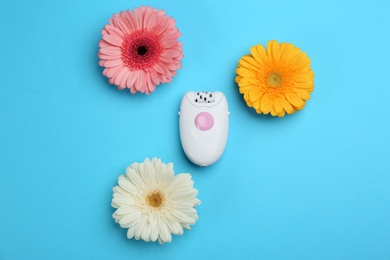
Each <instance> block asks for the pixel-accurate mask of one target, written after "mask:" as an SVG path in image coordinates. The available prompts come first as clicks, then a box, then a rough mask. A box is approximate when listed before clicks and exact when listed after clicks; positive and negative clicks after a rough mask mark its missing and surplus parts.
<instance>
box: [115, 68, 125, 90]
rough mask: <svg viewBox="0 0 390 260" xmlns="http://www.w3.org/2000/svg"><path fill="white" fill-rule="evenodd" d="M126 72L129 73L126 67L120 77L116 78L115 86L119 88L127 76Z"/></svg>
mask: <svg viewBox="0 0 390 260" xmlns="http://www.w3.org/2000/svg"><path fill="white" fill-rule="evenodd" d="M126 72H128V69H127V68H126V67H124V68H123V69H122V70H121V71H120V72H119V73H118V75H116V77H115V81H114V83H115V85H117V86H119V85H120V84H121V82H122V80H123V76H124V75H125V74H126Z"/></svg>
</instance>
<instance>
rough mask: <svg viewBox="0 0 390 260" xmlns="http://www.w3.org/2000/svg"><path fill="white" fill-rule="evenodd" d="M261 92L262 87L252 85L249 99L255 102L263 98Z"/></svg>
mask: <svg viewBox="0 0 390 260" xmlns="http://www.w3.org/2000/svg"><path fill="white" fill-rule="evenodd" d="M261 94H262V92H261V91H260V88H258V87H252V88H251V89H250V90H249V100H250V101H252V102H255V101H256V100H258V99H259V98H261V96H262V95H261Z"/></svg>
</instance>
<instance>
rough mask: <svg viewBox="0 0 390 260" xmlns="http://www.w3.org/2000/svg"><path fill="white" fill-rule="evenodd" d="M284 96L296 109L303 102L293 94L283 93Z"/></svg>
mask: <svg viewBox="0 0 390 260" xmlns="http://www.w3.org/2000/svg"><path fill="white" fill-rule="evenodd" d="M284 96H285V97H286V99H287V101H288V102H290V103H291V105H293V106H294V107H295V108H298V107H300V106H301V105H302V102H303V100H302V99H301V98H300V97H298V96H297V95H295V94H294V93H291V92H290V93H284Z"/></svg>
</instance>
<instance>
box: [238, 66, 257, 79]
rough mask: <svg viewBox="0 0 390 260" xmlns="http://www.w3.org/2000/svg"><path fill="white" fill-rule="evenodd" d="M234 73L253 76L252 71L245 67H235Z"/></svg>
mask: <svg viewBox="0 0 390 260" xmlns="http://www.w3.org/2000/svg"><path fill="white" fill-rule="evenodd" d="M236 73H237V74H238V75H240V76H241V77H253V76H255V75H254V73H253V72H252V71H251V70H249V69H246V68H237V69H236Z"/></svg>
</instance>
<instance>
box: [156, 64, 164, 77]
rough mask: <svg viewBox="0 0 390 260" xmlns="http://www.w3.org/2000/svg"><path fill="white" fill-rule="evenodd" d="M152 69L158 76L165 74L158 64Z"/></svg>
mask: <svg viewBox="0 0 390 260" xmlns="http://www.w3.org/2000/svg"><path fill="white" fill-rule="evenodd" d="M154 69H155V70H156V71H157V72H158V73H160V74H164V73H165V71H164V69H163V67H161V66H160V64H158V63H157V64H156V65H154Z"/></svg>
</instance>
